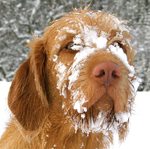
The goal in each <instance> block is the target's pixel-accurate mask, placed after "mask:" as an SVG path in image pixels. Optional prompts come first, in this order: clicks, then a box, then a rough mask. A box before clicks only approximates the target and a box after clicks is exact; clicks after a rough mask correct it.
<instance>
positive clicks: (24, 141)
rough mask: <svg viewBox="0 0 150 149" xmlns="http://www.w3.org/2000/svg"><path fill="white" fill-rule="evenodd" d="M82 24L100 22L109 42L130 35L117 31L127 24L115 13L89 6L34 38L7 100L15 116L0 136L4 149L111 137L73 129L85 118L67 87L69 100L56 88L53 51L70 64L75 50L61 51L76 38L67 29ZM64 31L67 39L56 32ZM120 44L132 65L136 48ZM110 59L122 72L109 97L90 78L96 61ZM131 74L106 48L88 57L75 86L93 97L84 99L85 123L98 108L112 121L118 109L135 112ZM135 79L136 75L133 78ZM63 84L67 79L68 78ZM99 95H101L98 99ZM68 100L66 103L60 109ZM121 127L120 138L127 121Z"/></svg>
mask: <svg viewBox="0 0 150 149" xmlns="http://www.w3.org/2000/svg"><path fill="white" fill-rule="evenodd" d="M87 14H88V15H87ZM90 15H91V16H92V15H93V16H92V17H91V16H90ZM84 24H86V25H88V26H96V27H97V28H98V29H99V30H102V31H104V32H106V33H108V34H109V44H111V43H113V42H117V43H118V44H121V42H122V41H123V40H124V39H125V40H126V39H127V40H128V39H129V38H130V35H129V33H128V32H127V31H125V32H123V36H122V37H120V38H119V37H117V36H116V34H117V32H119V31H120V27H123V25H122V24H121V23H120V21H119V20H118V19H117V18H116V17H114V16H112V15H110V14H107V13H103V12H94V11H89V10H75V11H73V12H71V13H69V14H67V15H66V16H64V17H63V18H61V19H59V20H58V21H55V22H53V23H52V25H51V26H49V27H47V29H46V30H45V33H44V35H43V37H41V38H38V39H34V40H33V41H31V43H30V45H29V47H30V48H31V52H30V54H29V57H28V59H27V60H26V61H25V62H24V63H23V64H22V65H21V66H20V67H19V69H18V71H17V72H16V75H15V77H14V80H13V82H12V85H11V88H10V91H9V97H8V105H9V107H10V110H11V111H12V113H13V116H12V119H11V121H10V122H9V124H8V127H7V129H6V131H5V133H4V134H3V136H2V138H1V140H0V148H1V149H49V148H57V149H80V148H82V149H104V148H107V147H108V146H109V144H110V143H111V142H112V141H113V134H112V132H111V131H108V134H107V136H105V135H104V134H103V133H102V132H89V134H86V133H83V132H82V130H80V129H77V130H75V128H74V124H73V123H74V120H76V121H77V123H80V122H81V123H82V121H83V120H82V119H81V117H80V115H79V113H77V111H75V110H74V109H73V107H72V100H71V99H70V98H71V95H70V92H69V90H67V91H66V92H67V99H65V98H64V97H63V96H61V95H60V93H59V90H58V89H57V80H58V77H57V76H56V75H57V70H55V69H56V64H55V63H54V61H53V56H54V55H58V57H59V60H60V61H61V62H62V63H63V64H64V65H66V66H67V67H68V68H69V67H70V66H71V64H72V63H73V60H74V59H73V58H74V55H75V54H76V52H73V51H68V50H62V49H64V48H65V46H66V45H67V44H68V43H69V42H71V41H72V39H73V37H74V33H71V32H67V31H66V30H64V29H63V28H64V27H70V28H71V29H72V30H75V31H76V32H77V33H79V32H80V27H81V26H84ZM63 35H66V38H65V39H64V40H60V39H59V38H58V37H59V36H63ZM58 44H59V46H60V47H59V48H58V47H57V45H58ZM120 46H123V49H125V52H126V54H127V58H128V62H129V64H133V60H134V50H133V49H132V48H131V47H130V45H129V44H128V43H127V42H126V43H125V44H123V45H122V44H121V45H120ZM107 60H108V61H110V60H111V61H113V62H114V63H117V64H119V66H120V71H121V74H122V76H121V78H120V79H119V80H118V81H116V82H115V83H114V86H113V87H110V88H109V90H108V94H109V95H111V97H110V96H107V95H105V94H104V95H103V93H104V92H105V88H104V87H103V86H98V85H97V84H96V83H95V82H94V81H93V80H92V79H91V78H90V73H91V71H92V68H93V66H95V65H96V64H98V63H100V62H104V61H107ZM128 73H129V72H128V70H127V69H126V67H125V66H124V65H123V63H122V62H121V61H120V60H119V59H117V58H116V57H115V56H112V54H110V53H109V54H108V53H106V52H105V51H104V52H101V53H97V54H95V55H92V56H91V57H90V58H89V59H88V60H87V61H86V63H85V66H84V69H82V70H81V72H80V76H79V78H78V80H77V81H76V82H75V84H74V85H73V88H74V89H77V88H79V87H80V88H81V89H82V90H83V91H84V94H85V95H86V96H87V97H88V99H89V100H88V102H87V103H86V104H87V105H86V106H87V107H89V109H88V111H87V113H86V119H85V120H84V123H89V119H90V117H91V116H93V118H95V119H96V117H97V115H98V109H101V110H103V111H107V110H108V109H109V114H108V115H107V119H106V120H107V121H108V126H110V125H112V123H113V121H115V116H114V115H115V113H117V112H126V111H128V112H131V110H132V102H133V98H132V93H131V92H132V87H131V82H130V81H129V79H128ZM66 77H67V76H66ZM132 79H134V78H130V80H132ZM85 80H86V81H85ZM63 83H67V80H66V82H63ZM101 95H103V98H102V97H101ZM97 97H99V98H101V100H99V101H96V100H97ZM64 103H65V107H64V108H62V105H63V104H64ZM118 127H119V128H118V130H119V132H118V133H119V137H120V139H121V140H122V139H124V137H125V135H126V132H127V129H128V123H124V124H123V125H121V126H118ZM106 129H107V128H106Z"/></svg>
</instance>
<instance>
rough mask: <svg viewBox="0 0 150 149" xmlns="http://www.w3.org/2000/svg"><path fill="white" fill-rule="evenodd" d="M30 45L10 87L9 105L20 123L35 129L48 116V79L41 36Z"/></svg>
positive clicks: (29, 128) (25, 127)
mask: <svg viewBox="0 0 150 149" xmlns="http://www.w3.org/2000/svg"><path fill="white" fill-rule="evenodd" d="M30 47H31V53H30V55H29V58H28V59H27V60H26V61H25V62H24V63H23V64H22V65H21V66H20V67H19V69H18V71H17V72H16V75H15V77H14V80H13V82H12V85H11V87H10V91H9V96H8V105H9V108H10V110H11V111H12V113H13V114H14V116H15V118H16V119H17V121H18V122H19V123H20V124H21V126H22V127H23V128H24V129H25V130H28V131H33V130H36V129H38V128H39V127H40V125H41V124H42V122H43V120H44V118H45V117H46V115H47V110H48V79H47V74H46V61H47V57H46V51H45V48H44V44H43V41H42V39H36V40H35V41H33V42H32V43H31V46H30Z"/></svg>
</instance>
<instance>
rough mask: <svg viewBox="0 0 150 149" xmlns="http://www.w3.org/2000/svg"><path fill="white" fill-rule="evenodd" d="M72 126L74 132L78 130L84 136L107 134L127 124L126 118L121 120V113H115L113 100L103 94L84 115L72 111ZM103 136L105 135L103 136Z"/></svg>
mask: <svg viewBox="0 0 150 149" xmlns="http://www.w3.org/2000/svg"><path fill="white" fill-rule="evenodd" d="M74 112H75V113H74V117H72V118H71V119H72V124H73V126H74V128H75V130H80V131H82V132H83V133H85V134H89V133H95V132H96V133H106V132H107V133H109V132H112V131H114V130H112V129H116V131H119V129H120V128H121V127H122V126H123V125H124V124H127V123H128V118H129V117H128V118H127V119H126V120H124V119H123V117H124V115H122V113H123V112H120V113H115V111H114V103H113V99H112V98H111V97H110V96H109V95H108V94H106V93H105V94H104V95H103V96H102V97H101V98H100V99H98V100H97V102H95V103H94V104H93V105H91V107H89V108H88V109H87V111H86V112H84V113H78V112H77V111H74ZM104 135H105V134H104Z"/></svg>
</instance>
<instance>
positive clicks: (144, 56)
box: [0, 0, 150, 91]
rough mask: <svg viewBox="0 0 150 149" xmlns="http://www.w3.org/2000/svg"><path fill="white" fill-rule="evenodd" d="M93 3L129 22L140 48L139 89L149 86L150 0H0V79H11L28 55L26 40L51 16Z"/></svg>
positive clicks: (137, 65) (38, 31) (53, 17)
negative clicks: (140, 79) (140, 80)
mask: <svg viewBox="0 0 150 149" xmlns="http://www.w3.org/2000/svg"><path fill="white" fill-rule="evenodd" d="M89 4H90V8H91V9H94V10H104V11H108V12H110V13H113V14H114V15H116V16H117V17H119V18H120V19H122V20H125V21H127V22H128V26H129V27H130V28H131V32H132V34H133V42H132V43H133V45H134V47H135V48H136V49H137V51H138V52H137V59H136V68H137V73H138V76H139V77H140V78H142V83H141V85H140V87H139V90H140V91H143V90H144V91H148V90H150V42H149V41H150V1H149V0H32V1H31V0H0V80H2V79H6V80H7V81H11V80H12V78H13V76H14V73H15V70H16V68H18V66H19V64H20V63H22V61H23V60H24V59H26V57H27V53H28V51H29V49H28V48H27V47H26V44H27V42H28V41H29V40H30V39H31V38H32V37H33V35H41V34H42V32H43V30H44V28H45V27H46V26H48V25H50V22H51V21H52V20H55V19H58V18H60V17H61V16H62V15H64V13H66V12H68V11H70V10H72V9H73V8H84V7H85V6H88V5H89Z"/></svg>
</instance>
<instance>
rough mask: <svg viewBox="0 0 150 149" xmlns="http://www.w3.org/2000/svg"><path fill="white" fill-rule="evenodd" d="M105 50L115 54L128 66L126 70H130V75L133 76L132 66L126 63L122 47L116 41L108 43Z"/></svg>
mask: <svg viewBox="0 0 150 149" xmlns="http://www.w3.org/2000/svg"><path fill="white" fill-rule="evenodd" d="M107 51H108V52H111V53H112V54H114V55H116V56H117V57H118V58H119V59H120V60H121V61H122V62H123V64H124V65H125V66H126V67H127V68H128V70H129V71H130V75H131V74H132V76H134V73H135V70H134V67H133V66H131V65H130V64H129V63H128V60H127V56H126V54H125V53H124V52H123V49H122V48H121V47H119V45H118V43H114V45H110V46H109V47H108V49H107Z"/></svg>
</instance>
